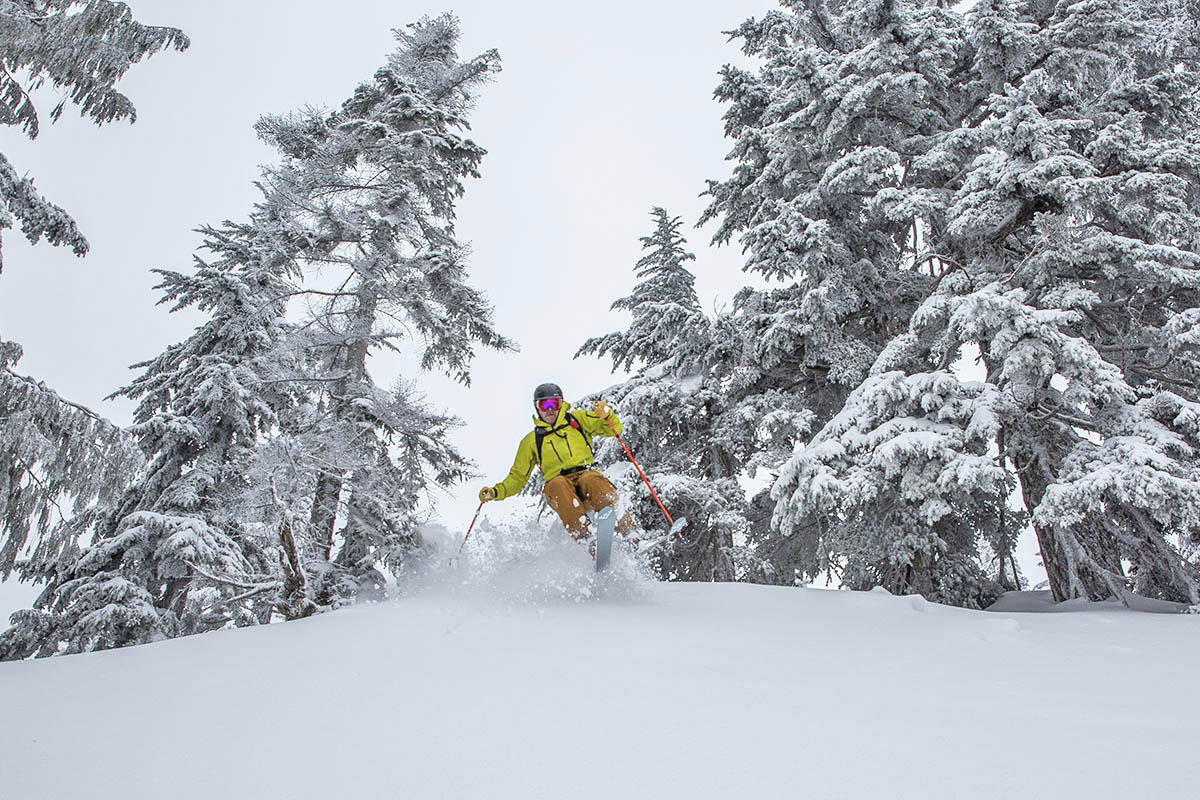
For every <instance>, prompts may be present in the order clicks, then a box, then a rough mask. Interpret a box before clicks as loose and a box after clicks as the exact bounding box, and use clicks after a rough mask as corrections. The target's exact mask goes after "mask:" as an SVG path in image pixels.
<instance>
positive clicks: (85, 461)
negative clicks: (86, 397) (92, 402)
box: [0, 341, 141, 583]
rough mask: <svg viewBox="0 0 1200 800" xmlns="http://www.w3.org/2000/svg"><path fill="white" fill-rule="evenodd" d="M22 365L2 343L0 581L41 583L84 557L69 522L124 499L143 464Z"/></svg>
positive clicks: (114, 431) (126, 439) (130, 444)
mask: <svg viewBox="0 0 1200 800" xmlns="http://www.w3.org/2000/svg"><path fill="white" fill-rule="evenodd" d="M20 358H21V347H20V345H18V344H16V343H15V342H5V341H0V509H3V515H2V516H0V580H3V579H7V578H8V577H9V576H10V575H12V574H13V573H14V572H15V573H16V575H17V576H18V577H19V578H21V579H22V580H28V581H32V582H35V583H43V582H45V581H48V580H50V579H51V578H53V577H54V575H55V574H56V572H57V570H58V569H59V568H60V566H61V564H62V563H63V562H64V561H65V560H69V559H70V558H71V557H73V556H74V555H75V554H77V553H78V539H79V537H78V533H77V532H76V531H74V530H73V529H72V528H71V526H69V525H67V524H65V520H67V519H69V518H70V517H72V516H73V515H74V514H76V513H79V512H81V511H83V510H84V509H86V508H87V507H88V506H89V505H91V504H92V503H101V504H105V503H109V502H111V501H112V500H113V499H114V498H116V497H118V496H119V495H120V494H121V492H122V491H123V490H124V488H125V486H126V485H127V484H128V482H129V480H130V478H131V476H132V475H133V474H135V473H136V471H137V469H138V467H139V465H140V463H141V456H140V453H139V452H138V450H137V448H136V446H135V443H134V440H133V438H132V437H131V436H130V435H129V434H128V433H127V432H125V431H122V430H121V429H120V428H118V427H117V426H116V425H113V424H112V423H111V422H109V421H107V420H105V419H104V418H102V417H100V416H99V415H97V414H95V413H94V412H92V411H90V410H89V409H87V408H84V407H83V406H79V405H76V404H74V403H71V402H68V401H66V400H64V399H63V398H61V397H60V396H59V395H58V394H56V393H55V392H53V391H52V390H50V389H49V388H47V387H46V386H45V384H42V383H38V382H37V381H34V380H33V379H31V378H28V377H25V376H23V375H20V374H18V373H17V372H15V371H14V367H15V366H16V363H17V361H18V360H20Z"/></svg>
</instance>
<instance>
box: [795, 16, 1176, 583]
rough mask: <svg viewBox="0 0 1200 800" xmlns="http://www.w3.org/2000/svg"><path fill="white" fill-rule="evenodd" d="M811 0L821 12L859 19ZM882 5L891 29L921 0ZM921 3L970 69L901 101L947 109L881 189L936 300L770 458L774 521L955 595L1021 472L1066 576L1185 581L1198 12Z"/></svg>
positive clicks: (1059, 578)
mask: <svg viewBox="0 0 1200 800" xmlns="http://www.w3.org/2000/svg"><path fill="white" fill-rule="evenodd" d="M851 6H853V4H851ZM820 8H823V6H820V5H819V4H809V5H808V6H806V14H807V16H808V17H809V19H810V24H811V30H814V31H818V32H819V31H823V30H826V29H828V30H829V31H832V32H834V33H836V32H837V31H839V30H841V29H842V26H845V25H850V24H851V22H852V21H853V18H852V17H849V16H840V15H838V16H829V15H825V18H827V19H829V20H830V21H831V22H833V23H834V24H833V25H832V27H830V26H828V25H825V24H823V23H822V22H821V19H822V17H821V14H820V13H819V12H818V11H814V9H818V10H819V9H820ZM876 8H877V9H878V10H880V11H881V13H882V12H884V11H886V12H887V15H890V19H891V22H890V23H889V24H888V25H887V26H884V27H883V28H877V29H876V35H877V36H879V37H880V39H881V41H883V40H884V39H883V37H884V35H885V34H886V36H887V37H888V38H890V39H891V40H895V38H896V37H895V31H902V30H905V29H906V28H907V29H909V30H912V29H913V28H912V27H911V26H910V25H909V22H910V21H912V20H917V19H919V18H921V17H922V15H929V14H930V13H934V12H932V11H931V10H930V9H929V8H928V7H925V8H923V7H922V6H921V4H919V3H909V4H905V3H880V4H876ZM936 13H941V14H945V15H949V16H952V17H955V18H957V20H958V22H956V23H955V24H954V25H950V26H947V30H952V31H955V35H954V37H952V38H950V39H948V40H947V43H946V47H945V48H943V50H944V52H945V53H947V54H949V57H948V58H947V59H946V64H947V67H948V69H947V71H946V73H945V75H946V79H947V80H948V81H949V83H950V85H951V86H953V87H959V88H958V89H956V90H955V91H952V92H950V93H948V94H946V95H945V96H941V97H934V96H927V97H920V98H914V100H913V103H914V106H915V107H916V108H918V109H919V111H920V113H925V114H927V115H928V116H929V117H930V118H934V117H936V118H938V120H939V123H938V126H935V127H933V128H929V129H926V130H924V131H921V135H920V136H914V137H911V138H910V139H908V140H907V141H906V144H905V147H906V148H908V149H909V150H910V153H909V155H908V156H907V157H906V158H905V159H904V160H903V161H901V162H900V165H901V167H902V172H900V173H895V174H902V175H903V176H904V180H903V181H902V182H900V183H898V184H896V185H894V186H890V187H887V188H886V190H884V191H879V192H877V193H875V195H874V197H873V199H872V200H871V201H870V204H871V205H872V207H874V208H876V209H878V210H879V213H880V214H881V215H882V217H883V218H884V219H889V220H900V219H905V220H909V221H910V222H911V223H912V225H913V231H914V233H913V241H914V248H913V249H914V251H915V252H914V255H913V256H912V257H911V258H910V259H906V258H903V257H900V258H898V259H894V260H893V261H891V262H889V263H891V264H893V265H898V266H900V267H902V268H903V269H906V270H909V271H913V272H925V273H926V274H927V277H928V279H929V280H928V281H927V282H926V284H925V285H926V287H927V288H926V289H925V291H924V294H925V297H924V299H923V300H922V301H921V303H920V305H919V307H918V308H917V309H916V311H915V313H913V314H911V316H910V318H909V319H908V320H907V322H906V326H905V327H906V330H902V331H895V332H893V335H892V336H891V337H890V342H889V343H888V344H887V347H886V348H885V349H883V350H882V351H881V352H880V354H879V355H878V357H877V358H876V359H875V363H874V365H873V366H872V367H871V370H870V373H871V374H870V376H869V377H868V378H867V380H866V381H865V382H864V383H863V384H862V385H861V387H860V388H859V389H857V390H856V391H855V392H854V393H853V394H852V395H851V396H850V397H849V399H848V400H847V402H846V403H845V404H844V406H843V407H842V408H841V410H840V412H839V413H838V414H837V416H836V417H835V418H834V419H833V420H832V421H831V422H830V423H829V424H827V425H825V426H824V427H823V429H822V430H821V431H820V432H819V433H818V434H817V436H816V437H815V438H814V439H813V441H812V442H811V443H810V444H809V446H808V447H806V448H805V449H804V450H803V451H800V452H798V453H797V454H796V456H795V457H794V458H793V459H792V460H791V462H790V463H789V464H788V465H787V466H786V468H785V469H784V470H783V472H782V474H781V476H780V480H779V482H778V483H777V484H776V486H775V489H774V497H775V498H776V500H777V501H778V506H777V508H776V512H775V522H776V525H777V528H778V530H779V531H780V532H781V533H782V534H785V535H786V534H789V533H790V534H793V535H795V534H797V533H801V532H809V533H810V535H808V536H806V537H804V538H806V540H807V541H809V542H811V543H812V544H811V554H812V555H814V556H816V558H817V559H818V561H814V562H812V563H811V564H806V566H805V569H806V570H815V569H818V568H820V567H821V566H822V564H824V565H829V564H832V563H837V564H840V568H841V569H842V570H843V571H844V574H845V575H848V576H850V577H851V580H852V582H856V583H859V584H864V583H871V582H877V581H878V582H883V583H885V584H886V583H888V582H889V579H888V578H886V577H885V575H888V574H890V575H896V574H903V575H904V577H905V583H904V585H902V586H900V587H899V588H901V590H906V591H907V590H911V591H922V592H923V593H927V594H929V593H931V594H933V595H935V596H938V597H940V598H951V599H953V598H954V596H955V595H957V599H956V600H954V601H955V602H960V603H963V604H968V605H970V604H974V603H976V602H979V599H980V598H983V597H986V595H987V593H988V590H987V588H986V586H985V585H984V584H983V583H980V582H979V579H982V578H983V577H984V575H983V573H982V572H980V571H979V570H966V571H964V569H963V565H966V564H969V563H970V562H972V561H975V562H976V566H977V567H982V566H984V565H983V563H982V561H986V560H987V556H988V554H989V553H990V554H991V556H992V558H993V559H995V560H998V561H999V563H1000V565H1001V566H1000V569H999V571H998V572H994V573H993V575H994V576H995V577H998V578H1003V575H1004V571H1005V570H1004V568H1003V564H1004V562H1005V559H1006V558H1008V559H1011V556H1006V555H1005V552H1004V551H1005V550H1006V549H1007V548H1009V547H1011V535H1010V532H1011V523H1012V522H1013V519H1012V518H1011V517H1010V516H1008V514H1007V511H1006V508H1005V505H1006V499H1007V496H1008V494H1009V487H1010V485H1012V479H1013V476H1015V477H1016V479H1017V483H1016V485H1017V486H1019V489H1020V495H1021V497H1022V499H1023V501H1024V506H1025V508H1026V509H1027V510H1028V513H1029V514H1030V516H1031V519H1032V524H1033V527H1034V530H1035V532H1036V534H1037V537H1038V541H1039V544H1040V547H1041V552H1042V557H1043V562H1044V564H1045V566H1046V569H1047V573H1048V575H1049V578H1050V585H1051V589H1052V590H1053V593H1054V596H1055V597H1056V598H1057V599H1066V598H1071V597H1090V598H1093V599H1101V598H1105V597H1114V596H1117V597H1120V596H1123V594H1124V593H1125V592H1126V591H1128V590H1130V589H1133V590H1136V591H1138V592H1140V593H1143V594H1147V595H1149V596H1154V597H1159V598H1163V599H1169V600H1180V601H1185V602H1191V603H1194V602H1195V601H1196V598H1197V595H1196V590H1197V566H1196V563H1195V544H1194V543H1195V541H1196V540H1195V536H1196V531H1195V527H1194V525H1195V523H1194V520H1195V519H1196V518H1197V517H1196V511H1197V510H1198V509H1197V507H1196V496H1197V495H1196V489H1197V488H1198V487H1200V484H1198V483H1197V479H1198V478H1200V472H1198V471H1197V466H1198V465H1197V463H1196V457H1195V453H1196V450H1195V447H1196V444H1197V442H1196V439H1195V431H1194V429H1193V428H1192V426H1191V422H1190V420H1191V419H1192V417H1193V416H1194V414H1195V402H1196V399H1197V398H1196V391H1197V385H1196V365H1195V363H1194V356H1193V354H1192V345H1191V344H1190V343H1189V342H1190V339H1191V338H1192V337H1193V335H1194V334H1193V330H1192V329H1193V327H1194V323H1193V320H1194V316H1195V314H1196V313H1197V312H1196V307H1197V303H1196V300H1197V295H1196V289H1195V287H1196V286H1197V285H1200V284H1198V283H1197V280H1196V277H1195V276H1196V275H1197V274H1200V273H1197V272H1196V269H1197V266H1198V265H1200V262H1198V261H1197V258H1198V251H1197V242H1196V239H1195V231H1196V230H1197V220H1196V216H1195V215H1196V212H1197V209H1196V206H1195V203H1194V201H1193V200H1192V198H1193V197H1194V195H1195V187H1196V185H1197V184H1196V181H1197V176H1198V173H1197V169H1196V167H1197V165H1198V164H1200V160H1197V158H1196V152H1195V144H1194V142H1195V141H1196V128H1195V122H1194V120H1195V118H1196V116H1195V108H1194V103H1195V97H1196V92H1195V89H1196V78H1197V73H1196V71H1195V67H1194V61H1193V60H1192V59H1191V57H1190V54H1192V53H1194V52H1195V47H1194V33H1193V31H1194V26H1192V27H1191V28H1187V27H1186V26H1185V27H1184V28H1180V27H1179V26H1178V25H1176V24H1173V22H1172V21H1171V20H1169V19H1168V16H1167V13H1168V10H1167V9H1164V8H1163V7H1162V6H1160V5H1158V4H1142V3H1135V4H1128V3H1118V2H1109V0H1096V2H1089V3H1074V4H1071V3H1054V2H1050V3H1045V2H1021V0H981V2H979V3H978V4H976V5H975V6H974V7H972V8H971V9H970V10H968V11H967V12H966V13H965V14H959V13H958V12H949V11H945V12H942V11H940V10H939V11H938V12H936ZM883 18H884V17H883V16H880V17H876V19H883ZM797 19H799V17H797ZM859 19H861V18H859ZM816 35H817V36H818V38H819V37H820V36H821V35H823V34H820V33H818V34H816ZM806 80H807V81H808V82H809V83H811V84H813V85H820V84H821V83H823V81H824V78H822V77H821V75H820V74H817V73H813V74H812V75H811V76H809V77H808V78H806ZM938 127H940V128H941V129H940V130H938V129H937V128H938ZM797 185H799V186H804V185H805V182H804V181H803V180H800V181H798V182H797ZM964 358H966V359H970V360H973V361H974V362H975V363H977V364H978V365H979V369H980V370H981V371H982V375H981V377H982V380H973V379H968V376H967V374H966V372H967V371H968V370H967V369H966V368H965V367H964V366H962V359H964ZM813 532H815V533H813ZM872 554H874V555H872ZM917 555H919V556H920V557H919V558H917V557H916V556H917ZM980 559H982V561H980ZM1009 563H1010V564H1011V560H1009ZM936 564H941V565H942V566H936ZM872 565H874V566H872ZM994 566H995V564H994V563H993V567H994ZM1127 566H1128V569H1127ZM900 567H903V573H897V571H896V570H897V569H898V568H900ZM969 572H974V574H975V577H974V578H971V579H970V580H968V581H967V582H965V583H964V582H963V577H964V576H968V577H969V575H968V573H969ZM864 575H865V576H868V577H867V578H866V579H865V580H864V579H862V578H861V576H864ZM947 581H949V582H947ZM892 585H895V584H892ZM973 587H974V588H973Z"/></svg>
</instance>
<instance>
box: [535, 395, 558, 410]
mask: <svg viewBox="0 0 1200 800" xmlns="http://www.w3.org/2000/svg"><path fill="white" fill-rule="evenodd" d="M561 405H562V398H561V397H547V398H546V399H545V400H538V403H537V407H538V409H539V410H541V411H558V409H559V406H561Z"/></svg>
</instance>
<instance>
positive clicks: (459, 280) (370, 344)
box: [258, 14, 511, 602]
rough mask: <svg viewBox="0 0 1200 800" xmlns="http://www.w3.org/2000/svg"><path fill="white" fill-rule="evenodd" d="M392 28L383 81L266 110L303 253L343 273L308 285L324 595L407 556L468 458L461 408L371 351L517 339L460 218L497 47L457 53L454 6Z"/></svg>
mask: <svg viewBox="0 0 1200 800" xmlns="http://www.w3.org/2000/svg"><path fill="white" fill-rule="evenodd" d="M396 38H397V40H398V42H399V44H398V47H397V49H396V51H395V52H394V53H393V54H392V55H391V56H390V57H389V59H388V62H387V63H386V64H385V65H384V66H383V67H382V68H380V69H379V70H378V71H377V72H376V73H375V77H374V80H373V82H371V83H367V84H363V85H361V86H359V87H358V89H357V90H356V91H355V93H354V95H353V97H351V98H350V99H349V100H347V101H346V102H345V103H343V104H342V107H341V108H340V109H338V110H337V111H334V112H333V113H330V114H320V113H316V112H306V113H302V114H293V115H288V116H282V117H268V118H264V119H263V120H262V121H261V122H260V123H259V125H258V130H259V133H260V135H261V136H262V137H263V138H264V139H265V140H266V141H268V142H270V143H272V144H274V145H276V146H277V147H278V148H279V149H280V150H281V151H282V152H283V153H284V154H285V160H284V162H283V163H282V164H281V166H280V167H279V168H277V169H274V170H272V171H271V173H270V174H269V176H268V179H267V183H268V185H269V186H270V187H271V190H272V191H273V192H276V193H278V194H279V195H280V196H285V197H288V198H290V199H291V202H290V204H289V205H287V206H286V207H285V208H284V211H283V213H285V214H286V215H287V216H288V218H289V220H290V223H291V224H292V225H293V226H295V227H296V228H297V229H298V230H300V231H303V234H302V235H303V236H304V237H306V239H307V240H308V247H307V249H306V252H305V253H304V259H305V260H306V262H307V263H308V264H310V265H313V266H315V267H319V268H320V269H321V270H322V271H323V272H324V273H325V274H329V273H330V272H334V273H336V274H335V275H334V280H335V283H334V284H333V286H334V287H335V288H333V290H331V291H327V292H320V291H317V290H315V289H310V290H306V291H309V292H310V293H311V296H313V297H315V298H319V299H320V300H322V301H323V302H322V304H321V306H320V307H319V308H317V309H316V310H315V313H314V317H313V319H312V321H311V323H310V324H309V326H308V328H307V330H308V331H309V332H310V335H309V338H308V340H307V343H306V345H307V348H308V352H309V354H310V356H311V357H312V358H313V359H314V360H315V363H316V365H317V366H318V369H319V370H320V380H319V382H314V384H313V386H314V387H316V388H315V391H316V395H315V404H314V405H313V412H314V415H313V417H312V418H311V420H310V422H309V423H308V424H306V425H305V426H304V430H303V435H304V436H305V437H308V438H309V440H310V441H319V442H320V445H319V447H320V450H321V452H322V453H323V454H324V460H325V467H324V468H323V469H322V470H321V474H320V475H319V476H318V478H317V482H316V487H315V490H314V494H313V499H312V503H311V513H310V514H309V519H308V535H309V536H310V537H312V540H313V542H314V546H315V548H316V550H317V552H318V553H319V554H320V555H321V556H322V557H323V558H324V559H325V560H326V562H327V564H328V567H329V568H328V570H327V571H326V573H325V574H324V575H323V576H322V581H323V588H321V589H320V590H319V592H318V593H319V594H320V595H321V597H322V599H323V601H327V602H335V601H336V600H337V598H339V597H347V596H354V595H355V594H357V593H358V592H360V591H362V590H369V589H370V587H372V586H378V585H379V584H380V583H381V580H382V579H381V576H380V575H379V574H378V572H377V569H376V566H377V565H380V564H382V565H385V566H388V567H392V568H394V567H396V566H398V565H399V563H400V561H401V560H402V559H403V558H404V555H405V553H406V552H408V551H410V550H412V549H413V548H414V547H415V546H416V545H417V544H419V536H418V534H417V530H416V524H415V523H416V519H415V516H414V514H415V511H416V509H417V505H418V503H419V502H420V499H421V496H422V493H423V491H424V490H425V488H426V487H427V486H428V485H430V484H443V485H444V484H445V483H447V482H449V481H451V480H454V479H456V478H460V477H463V476H465V474H466V466H467V464H466V461H465V459H464V458H463V457H462V456H461V455H460V454H459V453H457V452H456V451H455V450H454V449H453V448H452V447H450V446H449V445H448V444H447V443H446V442H445V439H444V435H443V434H444V432H445V430H446V428H447V426H449V425H451V424H453V420H451V419H450V418H447V417H445V416H442V415H439V414H436V413H434V412H432V411H429V410H428V409H425V408H424V407H423V404H422V402H421V401H420V398H419V397H417V396H416V395H414V394H413V393H412V392H411V391H410V390H409V389H407V388H402V389H400V390H397V391H394V392H385V391H382V390H380V389H379V388H378V387H376V386H375V384H374V382H373V380H372V378H371V375H370V371H369V369H368V362H369V357H370V355H371V354H372V353H374V352H378V351H380V350H401V349H402V348H403V347H404V343H405V342H406V341H407V342H413V343H414V344H415V345H416V346H418V347H419V348H420V353H419V354H420V359H421V365H422V367H423V368H425V369H440V370H443V371H445V372H446V373H447V374H450V375H452V376H454V377H455V378H457V379H458V380H460V381H463V382H468V381H469V362H470V359H471V357H472V354H473V352H474V348H475V347H476V346H477V345H482V346H487V347H496V348H507V347H511V345H510V343H509V342H508V341H507V340H505V339H504V338H503V337H501V336H500V335H499V334H498V333H497V332H496V331H495V330H494V329H493V327H492V323H491V317H492V312H491V307H490V305H489V304H488V302H487V301H486V299H485V298H484V297H483V296H482V295H481V294H480V293H479V292H478V291H477V290H475V289H474V288H472V287H471V286H470V285H469V284H468V283H467V281H466V265H465V255H466V248H465V247H464V246H463V245H462V244H461V243H460V242H459V241H458V240H457V239H456V238H455V232H454V218H455V211H454V206H455V202H456V201H457V199H458V198H459V197H460V196H461V195H462V193H463V191H464V185H463V182H464V180H466V179H467V178H470V177H477V176H478V173H477V168H478V166H479V163H480V161H481V159H482V158H483V156H484V154H485V151H484V150H483V148H481V147H480V146H479V145H477V144H475V143H474V142H473V141H471V140H470V139H467V138H464V137H463V135H462V131H464V130H466V129H468V128H469V124H468V122H467V115H468V113H469V112H470V110H471V107H472V105H473V103H474V95H475V92H476V91H477V89H478V88H479V87H480V86H481V85H482V84H484V83H486V82H487V81H488V80H489V79H490V78H491V76H492V75H493V74H495V73H496V72H497V71H498V70H499V56H498V55H497V54H496V52H495V51H488V52H486V53H484V54H482V55H480V56H477V57H475V58H473V59H471V60H469V61H465V62H463V61H459V59H458V56H457V52H456V48H457V42H458V38H459V27H458V21H457V20H456V19H455V18H454V17H453V16H452V15H449V14H445V15H442V16H439V17H436V18H426V19H423V20H421V21H420V22H417V23H415V24H413V25H410V26H409V27H408V29H407V30H403V31H396ZM414 337H418V338H419V341H415V342H414ZM339 519H340V521H341V523H342V524H341V527H340V528H339V527H338V521H339ZM335 543H340V547H335ZM335 550H336V552H335Z"/></svg>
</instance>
